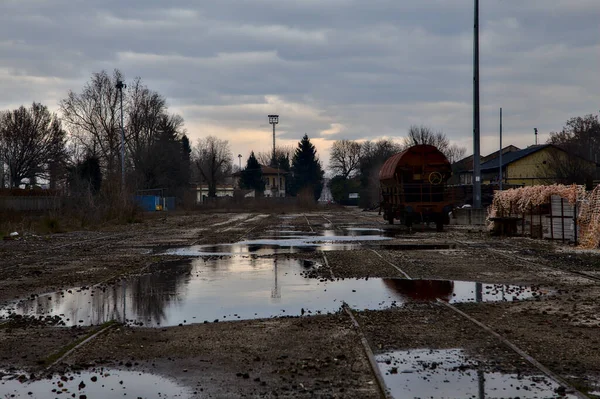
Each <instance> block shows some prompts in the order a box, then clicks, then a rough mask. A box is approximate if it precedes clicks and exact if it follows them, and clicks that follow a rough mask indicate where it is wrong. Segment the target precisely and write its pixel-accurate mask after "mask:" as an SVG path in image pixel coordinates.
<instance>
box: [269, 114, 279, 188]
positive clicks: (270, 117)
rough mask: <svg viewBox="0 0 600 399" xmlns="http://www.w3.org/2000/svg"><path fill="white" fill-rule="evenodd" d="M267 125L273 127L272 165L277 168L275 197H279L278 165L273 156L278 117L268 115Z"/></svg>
mask: <svg viewBox="0 0 600 399" xmlns="http://www.w3.org/2000/svg"><path fill="white" fill-rule="evenodd" d="M269 123H270V124H271V125H273V164H274V165H275V167H276V168H277V195H276V197H279V191H280V189H281V188H280V187H279V165H278V164H277V157H276V156H275V125H276V124H278V123H279V115H269Z"/></svg>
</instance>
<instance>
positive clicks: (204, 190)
mask: <svg viewBox="0 0 600 399" xmlns="http://www.w3.org/2000/svg"><path fill="white" fill-rule="evenodd" d="M233 192H234V187H233V184H218V185H217V192H216V195H217V197H231V198H233ZM207 198H208V185H207V184H197V185H196V203H197V204H202V203H203V202H205V201H206V199H207Z"/></svg>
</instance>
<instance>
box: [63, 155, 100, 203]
mask: <svg viewBox="0 0 600 399" xmlns="http://www.w3.org/2000/svg"><path fill="white" fill-rule="evenodd" d="M68 181H69V186H70V187H71V192H72V193H74V194H81V193H85V192H88V191H89V192H91V193H92V194H97V193H98V192H99V191H100V187H101V185H102V170H101V169H100V158H98V157H97V156H96V155H92V154H91V153H88V154H87V155H86V157H85V158H84V159H83V160H82V161H79V162H77V164H75V165H74V166H72V167H70V168H68Z"/></svg>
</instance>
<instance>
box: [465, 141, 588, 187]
mask: <svg viewBox="0 0 600 399" xmlns="http://www.w3.org/2000/svg"><path fill="white" fill-rule="evenodd" d="M567 157H568V154H567V153H566V151H565V150H563V149H562V148H560V147H557V146H555V145H552V144H543V145H532V146H529V147H527V148H525V149H522V150H518V151H510V152H507V153H506V154H503V155H502V181H503V183H504V184H508V185H524V186H534V185H538V184H551V183H554V182H555V179H556V178H555V177H554V176H555V170H556V169H555V166H553V164H554V163H555V162H561V163H562V162H566V159H567ZM580 161H581V162H582V165H583V166H582V167H584V168H586V169H589V170H590V171H591V173H593V172H594V171H595V169H596V163H594V162H591V161H588V160H585V159H583V158H581V159H580ZM499 170H500V158H499V157H498V156H496V157H494V158H492V159H490V160H488V161H486V162H483V163H482V164H481V178H482V179H481V180H482V181H481V182H482V184H497V183H498V179H499V174H500V173H499ZM472 176H473V169H472V167H471V168H470V170H465V171H462V172H460V173H459V181H460V182H461V184H471V178H472Z"/></svg>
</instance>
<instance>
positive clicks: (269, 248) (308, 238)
mask: <svg viewBox="0 0 600 399" xmlns="http://www.w3.org/2000/svg"><path fill="white" fill-rule="evenodd" d="M370 233H373V232H370ZM389 239H390V238H389V237H384V236H381V235H379V234H358V232H349V234H347V235H336V234H335V232H334V231H332V230H325V231H324V232H323V235H314V234H313V235H304V234H299V233H298V232H289V233H282V232H280V233H279V234H276V235H269V236H267V237H263V238H258V239H254V240H245V241H239V242H236V243H233V244H218V245H194V246H190V247H183V248H172V249H169V250H167V251H166V252H164V254H167V255H179V256H223V255H245V254H255V255H274V254H282V253H303V252H315V251H334V250H352V249H358V248H360V246H361V242H365V241H369V242H371V241H383V240H389Z"/></svg>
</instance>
